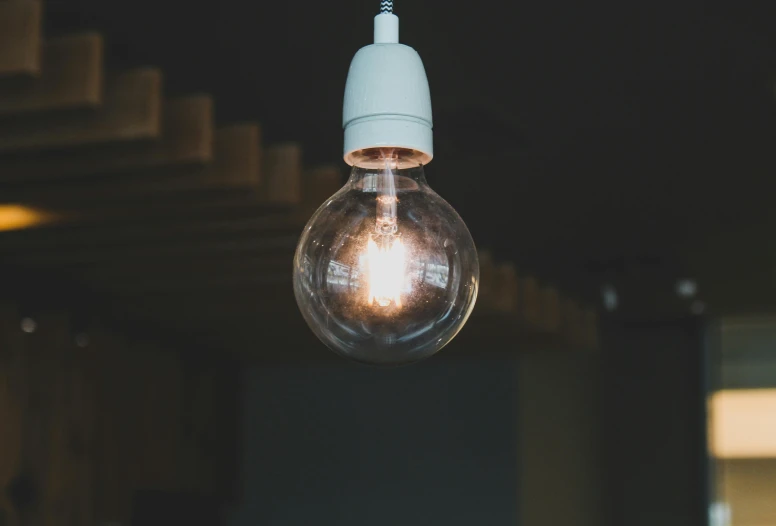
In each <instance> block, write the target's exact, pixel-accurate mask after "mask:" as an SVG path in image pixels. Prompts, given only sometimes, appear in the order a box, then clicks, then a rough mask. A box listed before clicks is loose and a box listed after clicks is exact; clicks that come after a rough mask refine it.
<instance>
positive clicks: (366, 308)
mask: <svg viewBox="0 0 776 526" xmlns="http://www.w3.org/2000/svg"><path fill="white" fill-rule="evenodd" d="M374 24H375V25H374V42H375V43H374V45H370V46H366V47H363V48H361V49H360V50H359V51H358V53H356V55H355V57H353V62H352V63H351V65H350V70H349V72H348V81H347V84H346V86H345V103H344V106H343V112H342V123H343V128H344V131H345V148H344V158H345V161H346V162H347V163H348V164H349V165H351V166H352V167H353V169H352V171H351V173H350V179H348V182H347V183H346V184H345V186H344V187H343V188H342V189H341V190H340V191H339V192H337V193H336V194H334V195H333V196H332V197H331V198H330V199H329V200H328V201H326V203H324V204H323V206H321V207H320V208H319V209H318V211H316V212H315V214H313V216H312V218H310V221H309V222H308V223H307V226H306V227H305V229H304V231H303V233H302V237H301V239H300V240H299V245H298V246H297V249H296V256H295V257H294V294H295V296H296V301H297V304H298V305H299V310H301V311H302V315H303V316H304V319H305V320H306V321H307V324H308V325H309V326H310V328H311V329H312V330H313V332H315V334H316V335H317V336H318V338H320V340H321V341H322V342H323V343H325V344H326V345H327V346H328V347H329V348H331V349H332V350H334V351H335V352H337V353H339V354H341V355H343V356H346V357H348V358H351V359H353V360H357V361H360V362H364V363H370V364H380V365H396V364H403V363H409V362H414V361H417V360H421V359H423V358H426V357H428V356H431V355H432V354H434V353H435V352H437V351H438V350H439V349H441V348H442V347H444V346H445V345H447V343H448V342H449V341H450V340H452V339H453V337H454V336H455V335H456V334H457V333H458V331H459V330H460V329H461V327H463V325H464V323H466V320H467V318H468V317H469V314H470V313H471V311H472V308H474V302H475V300H476V298H477V285H478V282H479V278H480V267H479V263H478V261H477V249H476V248H475V246H474V242H473V241H472V237H471V235H470V234H469V231H468V230H467V228H466V225H465V224H464V223H463V221H462V220H461V218H460V217H459V216H458V214H457V213H456V212H455V210H453V208H452V207H451V206H450V205H448V204H447V203H446V202H445V200H444V199H442V198H441V197H439V196H438V195H437V194H436V193H434V191H433V190H432V189H431V188H429V186H428V184H427V183H426V178H425V175H424V173H423V165H424V164H427V163H428V162H429V161H431V159H432V158H433V156H434V152H433V149H434V148H433V138H432V127H433V126H432V119H431V95H430V93H429V89H428V80H427V79H426V72H425V69H424V67H423V62H422V61H421V60H420V56H419V55H418V54H417V52H415V50H414V49H412V48H411V47H408V46H405V45H403V44H399V19H398V17H397V16H396V15H394V14H393V2H392V1H388V0H384V1H383V2H382V3H381V11H380V14H379V15H377V16H376V17H375V20H374Z"/></svg>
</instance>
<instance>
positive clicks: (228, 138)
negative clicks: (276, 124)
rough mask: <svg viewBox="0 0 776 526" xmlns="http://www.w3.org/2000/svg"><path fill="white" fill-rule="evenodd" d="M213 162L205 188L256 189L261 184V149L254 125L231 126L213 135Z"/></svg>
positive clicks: (256, 126)
mask: <svg viewBox="0 0 776 526" xmlns="http://www.w3.org/2000/svg"><path fill="white" fill-rule="evenodd" d="M215 149H216V158H215V166H214V167H213V170H212V181H211V182H210V184H209V185H208V186H212V187H220V186H223V187H227V188H256V189H258V188H259V186H260V184H261V176H262V166H261V165H262V147H261V128H260V127H259V125H258V124H254V123H245V124H235V125H232V126H226V127H224V128H220V129H219V130H218V132H217V133H216V141H215Z"/></svg>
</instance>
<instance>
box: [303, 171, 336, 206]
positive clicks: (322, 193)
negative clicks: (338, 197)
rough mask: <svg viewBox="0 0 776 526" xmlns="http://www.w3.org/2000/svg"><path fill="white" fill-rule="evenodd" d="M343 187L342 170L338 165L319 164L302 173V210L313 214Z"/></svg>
mask: <svg viewBox="0 0 776 526" xmlns="http://www.w3.org/2000/svg"><path fill="white" fill-rule="evenodd" d="M341 187H342V171H341V170H340V169H339V167H337V166H328V165H327V166H317V167H315V168H311V169H308V170H305V171H304V173H303V174H302V207H301V208H302V210H303V212H304V214H305V215H312V214H313V213H314V212H315V211H316V210H317V209H318V208H319V207H320V206H321V205H323V203H325V202H326V200H327V199H329V198H330V197H331V196H332V195H334V194H335V193H336V192H337V191H338V190H339V189H340V188H341Z"/></svg>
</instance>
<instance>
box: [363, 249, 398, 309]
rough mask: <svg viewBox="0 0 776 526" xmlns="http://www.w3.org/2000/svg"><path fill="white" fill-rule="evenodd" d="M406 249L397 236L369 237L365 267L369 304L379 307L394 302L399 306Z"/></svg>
mask: <svg viewBox="0 0 776 526" xmlns="http://www.w3.org/2000/svg"><path fill="white" fill-rule="evenodd" d="M405 267H406V249H405V248H404V243H402V241H401V239H400V238H399V237H398V236H379V237H378V240H377V241H375V240H374V238H372V237H370V238H369V244H368V247H367V268H368V273H369V304H370V305H372V304H374V303H375V302H377V304H378V305H380V306H381V307H387V306H388V305H390V304H391V303H394V304H395V305H396V306H397V307H401V290H402V287H403V286H404V272H405Z"/></svg>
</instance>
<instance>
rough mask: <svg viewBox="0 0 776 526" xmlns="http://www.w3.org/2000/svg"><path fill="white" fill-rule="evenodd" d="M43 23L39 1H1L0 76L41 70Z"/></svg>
mask: <svg viewBox="0 0 776 526" xmlns="http://www.w3.org/2000/svg"><path fill="white" fill-rule="evenodd" d="M42 24H43V6H42V4H41V2H38V1H32V0H8V1H5V2H0V76H15V75H32V76H36V75H38V74H39V73H40V66H41V57H40V55H41V40H42V35H41V28H42Z"/></svg>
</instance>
